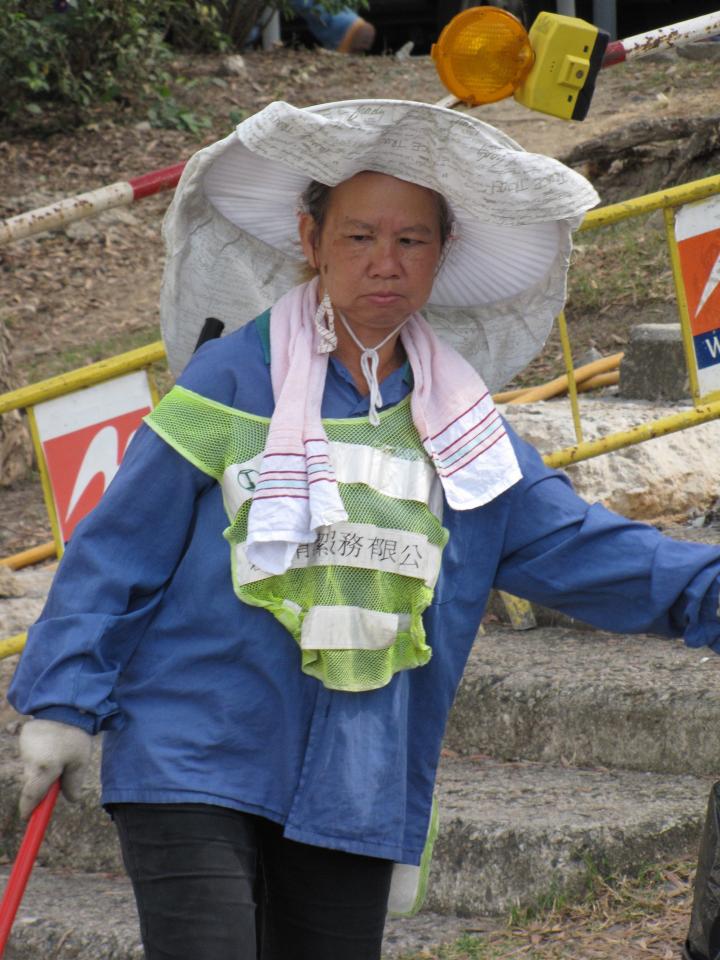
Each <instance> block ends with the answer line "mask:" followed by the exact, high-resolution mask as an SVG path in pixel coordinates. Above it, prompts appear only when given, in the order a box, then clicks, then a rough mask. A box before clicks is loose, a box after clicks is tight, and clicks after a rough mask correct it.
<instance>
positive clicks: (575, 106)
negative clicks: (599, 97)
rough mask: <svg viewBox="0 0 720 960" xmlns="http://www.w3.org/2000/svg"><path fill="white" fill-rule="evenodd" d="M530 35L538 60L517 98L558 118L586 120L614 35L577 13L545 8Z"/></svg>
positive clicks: (516, 94) (522, 84) (520, 101)
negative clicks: (603, 62)
mask: <svg viewBox="0 0 720 960" xmlns="http://www.w3.org/2000/svg"><path fill="white" fill-rule="evenodd" d="M529 38H530V44H531V45H532V48H533V51H534V53H535V63H534V65H533V68H532V70H530V72H529V73H528V74H527V75H526V77H525V78H524V80H523V81H522V83H521V84H520V86H519V87H518V88H517V89H516V90H515V92H514V94H513V95H514V97H515V99H516V100H517V101H518V102H519V103H522V104H524V105H525V106H526V107H529V108H530V109H531V110H538V111H540V112H541V113H549V114H550V115H551V116H553V117H561V118H562V119H564V120H584V119H585V116H586V115H587V112H588V109H589V107H590V101H591V100H592V95H593V92H594V90H595V80H596V78H597V75H598V71H599V70H600V68H601V66H602V61H603V55H604V53H605V48H606V47H607V44H608V40H609V35H608V34H607V33H605V32H604V31H602V30H598V28H597V27H595V26H593V24H591V23H587V22H586V21H585V20H579V19H578V18H577V17H565V16H563V15H562V14H559V13H540V14H539V15H538V16H537V18H536V20H535V22H534V23H533V25H532V27H531V28H530V34H529Z"/></svg>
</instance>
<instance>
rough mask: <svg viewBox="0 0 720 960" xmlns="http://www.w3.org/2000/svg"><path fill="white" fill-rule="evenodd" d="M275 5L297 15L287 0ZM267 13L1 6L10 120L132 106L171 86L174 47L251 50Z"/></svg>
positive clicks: (183, 1) (197, 2) (214, 7)
mask: <svg viewBox="0 0 720 960" xmlns="http://www.w3.org/2000/svg"><path fill="white" fill-rule="evenodd" d="M317 3H318V5H319V6H321V7H323V8H325V9H328V10H336V9H339V8H340V7H341V6H342V5H343V3H342V0H317ZM270 5H271V6H275V7H277V8H279V9H281V10H282V9H287V0H270ZM267 7H268V0H204V2H203V0H0V89H2V91H3V98H2V105H0V121H1V122H2V124H3V126H5V127H7V126H10V127H20V128H22V127H26V126H28V125H29V124H35V125H39V122H40V121H41V120H43V119H46V120H47V118H49V117H52V118H53V123H54V125H57V124H58V123H79V122H81V121H82V120H83V119H84V118H85V117H86V116H87V114H88V111H89V109H90V108H91V107H92V106H93V105H95V104H98V103H103V102H107V101H110V100H115V101H119V102H121V103H123V102H128V101H129V100H130V99H131V98H132V97H133V96H134V95H136V94H137V92H138V91H140V90H143V89H144V90H148V89H150V90H152V89H153V85H156V84H158V83H164V82H165V80H166V78H167V72H166V70H165V69H164V68H163V60H165V59H167V57H168V56H169V54H170V48H171V47H174V48H177V49H182V50H189V51H194V52H211V51H223V50H228V49H231V48H232V47H240V48H241V47H242V45H243V44H244V43H245V41H246V40H247V37H248V36H249V34H250V31H251V30H252V27H253V26H254V23H255V21H256V19H257V18H258V17H259V16H260V15H261V11H263V10H265V9H266V8H267ZM46 125H47V124H46Z"/></svg>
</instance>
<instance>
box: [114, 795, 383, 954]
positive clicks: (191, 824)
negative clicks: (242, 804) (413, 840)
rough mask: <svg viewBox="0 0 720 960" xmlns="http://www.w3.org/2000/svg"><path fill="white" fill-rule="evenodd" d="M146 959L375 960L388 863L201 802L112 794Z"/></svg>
mask: <svg viewBox="0 0 720 960" xmlns="http://www.w3.org/2000/svg"><path fill="white" fill-rule="evenodd" d="M110 812H111V814H112V817H113V819H114V821H115V824H116V826H117V829H118V833H119V836H120V844H121V847H122V853H123V859H124V861H125V867H126V869H127V872H128V875H129V877H130V879H131V881H132V884H133V889H134V891H135V899H136V901H137V906H138V913H139V916H140V929H141V935H142V940H143V945H144V947H145V955H146V957H147V958H148V960H380V950H381V945H382V935H383V927H384V924H385V914H386V912H387V899H388V892H389V889H390V876H391V872H392V863H391V862H390V861H388V860H380V859H375V858H373V857H363V856H356V855H354V854H350V853H343V852H341V851H338V850H327V849H325V848H323V847H312V846H308V845H307V844H303V843H296V842H295V841H293V840H287V839H285V838H284V837H283V835H282V827H280V826H279V825H278V824H276V823H273V822H271V821H270V820H266V819H265V818H263V817H257V816H253V815H252V814H247V813H240V812H238V811H235V810H229V809H225V808H224V807H215V806H209V805H205V804H158V805H151V804H115V805H113V806H112V807H111V810H110Z"/></svg>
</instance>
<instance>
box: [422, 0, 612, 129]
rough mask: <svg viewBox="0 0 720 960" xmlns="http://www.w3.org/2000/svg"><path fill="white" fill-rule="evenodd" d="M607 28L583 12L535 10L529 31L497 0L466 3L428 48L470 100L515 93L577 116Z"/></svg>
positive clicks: (444, 76) (453, 87)
mask: <svg viewBox="0 0 720 960" xmlns="http://www.w3.org/2000/svg"><path fill="white" fill-rule="evenodd" d="M608 39H609V38H608V35H607V34H606V33H604V32H602V31H601V30H598V29H597V27H594V26H593V25H592V24H590V23H586V22H585V21H584V20H578V19H577V18H575V17H565V16H562V15H560V14H555V13H541V14H540V15H539V16H538V17H537V19H536V20H535V22H534V23H533V25H532V28H531V30H530V33H529V34H528V33H527V31H526V30H525V27H523V25H522V24H521V23H520V21H519V20H518V19H517V18H516V17H514V16H513V15H512V14H510V13H507V12H506V11H505V10H501V9H499V8H498V7H489V6H487V7H471V8H470V9H468V10H465V11H463V13H460V14H458V15H457V16H456V17H454V18H453V19H452V20H451V21H450V23H448V24H447V26H446V27H445V28H444V30H443V31H442V33H441V34H440V37H439V38H438V42H437V43H436V44H434V45H433V48H432V50H431V56H432V58H433V60H434V61H435V66H436V68H437V71H438V74H439V76H440V79H441V80H442V82H443V83H444V85H445V86H446V87H447V89H448V90H449V91H450V92H451V93H453V94H454V95H455V96H456V97H457V98H458V99H459V100H463V101H464V102H465V103H467V104H469V105H470V106H476V105H478V104H482V103H492V102H493V101H495V100H502V99H503V98H504V97H509V96H511V95H514V97H515V99H516V100H518V101H519V102H520V103H522V104H524V105H525V106H526V107H530V109H532V110H540V111H541V112H543V113H550V114H552V115H553V116H556V117H563V118H565V119H573V120H582V119H583V117H584V116H585V115H586V113H587V111H588V108H589V106H590V100H591V99H592V94H593V89H594V86H595V78H596V76H597V74H598V71H599V70H600V67H601V65H602V60H603V54H604V53H605V48H606V46H607V43H608Z"/></svg>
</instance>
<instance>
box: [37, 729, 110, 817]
mask: <svg viewBox="0 0 720 960" xmlns="http://www.w3.org/2000/svg"><path fill="white" fill-rule="evenodd" d="M91 753H92V737H91V736H90V734H89V733H86V732H85V731H84V730H83V729H82V728H81V727H76V726H73V725H72V724H70V723H58V722H57V721H56V720H29V721H28V722H27V723H26V724H25V726H24V727H23V728H22V730H21V732H20V756H21V758H22V762H23V782H22V792H21V793H20V816H21V817H22V818H23V820H26V819H27V818H28V817H29V816H30V814H31V813H32V812H33V810H34V809H35V807H36V806H37V805H38V804H39V803H40V801H41V800H42V798H43V797H44V796H45V794H46V793H47V792H48V790H49V789H50V787H51V786H52V784H53V783H54V782H55V781H56V780H57V778H58V777H62V783H61V786H62V792H63V795H64V796H65V797H66V798H67V799H68V800H70V801H75V800H79V799H80V793H81V790H82V784H83V780H84V778H85V772H86V770H87V766H88V763H89V762H90V754H91Z"/></svg>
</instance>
